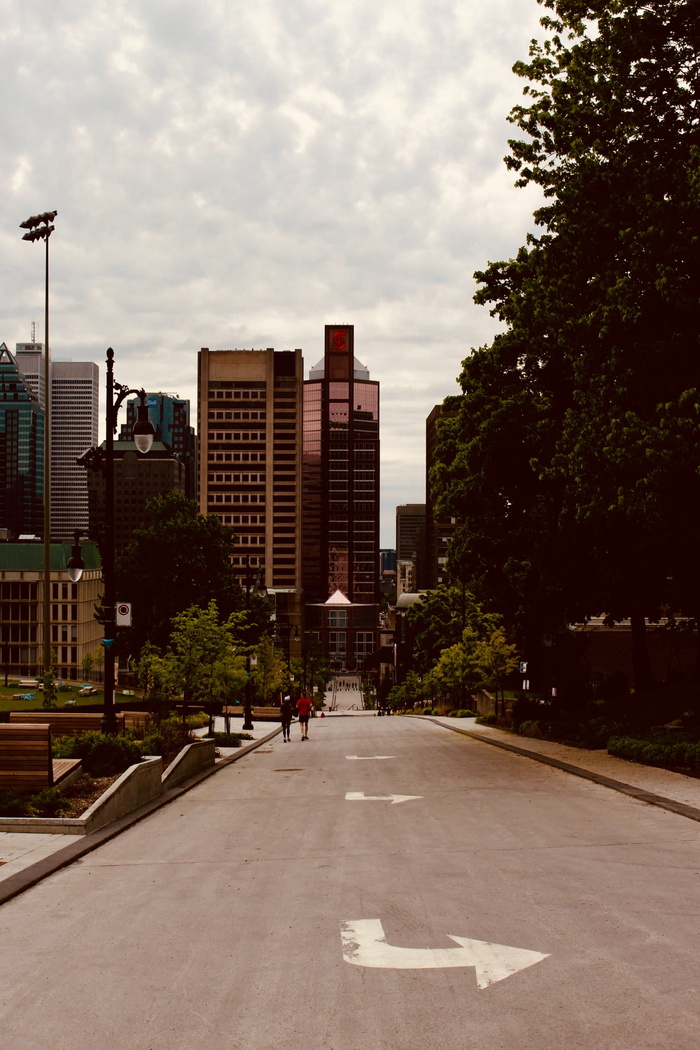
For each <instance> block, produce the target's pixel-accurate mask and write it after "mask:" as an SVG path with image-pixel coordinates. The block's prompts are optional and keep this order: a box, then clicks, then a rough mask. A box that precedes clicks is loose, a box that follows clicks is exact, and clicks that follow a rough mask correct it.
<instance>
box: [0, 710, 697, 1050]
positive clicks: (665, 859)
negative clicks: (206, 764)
mask: <svg viewBox="0 0 700 1050" xmlns="http://www.w3.org/2000/svg"><path fill="white" fill-rule="evenodd" d="M455 721H457V720H455ZM449 728H450V731H447V728H446V727H445V726H441V725H436V724H435V723H434V722H431V721H429V720H427V719H413V718H408V719H407V718H374V717H367V716H358V717H338V718H326V719H323V720H320V719H317V720H312V722H311V727H310V739H309V741H308V742H303V743H302V742H300V741H299V739H298V728H297V727H294V729H293V739H292V742H291V743H289V744H283V743H282V739H281V736H277V737H275V738H274V739H271V740H269V741H267V742H264V743H261V744H260V745H259V746H258V747H257V748H256V749H255V750H254V751H251V752H249V753H248V754H247V755H245V756H244V757H243V758H242V759H241V760H240V761H237V762H236V763H235V764H232V765H230V766H228V767H227V768H224V769H221V770H219V771H217V772H216V773H215V774H214V775H212V776H210V777H208V778H207V779H206V780H203V781H202V782H201V783H200V784H199V785H197V786H194V787H193V788H192V789H191V790H189V791H187V792H186V793H184V794H182V795H180V796H179V797H178V798H177V799H174V800H172V801H171V802H170V803H168V804H167V805H165V806H163V807H161V808H160V809H158V810H157V811H155V812H153V813H151V814H150V815H148V816H146V817H144V818H143V819H141V820H139V821H138V822H137V823H135V824H133V825H132V826H131V827H129V828H126V829H125V830H123V831H122V832H121V833H120V834H118V835H116V836H115V837H113V838H112V839H111V840H110V841H108V842H105V843H104V844H102V845H100V846H99V848H95V849H92V850H91V851H90V852H89V853H87V854H85V855H84V856H83V857H81V858H79V859H77V860H76V861H75V862H74V863H71V864H70V865H68V866H65V867H63V868H62V869H61V870H59V871H57V872H56V873H55V874H53V875H52V876H50V877H47V878H44V879H43V880H42V881H40V882H39V883H37V884H36V885H34V886H33V887H31V888H29V889H27V890H26V891H25V892H23V893H21V894H20V895H18V896H16V897H14V898H13V899H12V900H10V901H8V902H7V903H6V904H5V905H4V906H3V907H2V908H0V1031H2V1034H3V1047H4V1050H33V1048H34V1047H38V1046H39V1045H41V1046H42V1047H44V1046H45V1045H47V1043H48V1044H49V1045H50V1046H51V1047H52V1050H63V1048H64V1047H65V1048H66V1050H67V1048H69V1047H70V1048H71V1050H83V1048H87V1047H90V1048H91V1050H92V1048H93V1047H95V1046H99V1047H112V1046H115V1047H116V1046H118V1047H119V1048H120V1050H122V1048H124V1050H130V1048H138V1050H161V1048H163V1050H164V1048H166V1047H167V1048H168V1050H171V1048H172V1050H179V1048H185V1047H186V1048H187V1050H199V1048H200V1047H202V1048H204V1047H210V1046H212V1045H216V1046H218V1047H223V1048H228V1047H231V1048H241V1050H242V1048H245V1050H272V1048H274V1050H292V1048H295V1050H296V1048H300V1047H302V1046H303V1047H306V1046H313V1047H315V1048H316V1047H317V1048H322V1050H360V1048H362V1050H365V1048H366V1047H368V1046H369V1047H372V1048H397V1050H399V1048H400V1050H414V1048H415V1050H418V1048H420V1050H424V1048H431V1047H438V1046H439V1047H441V1048H446V1050H453V1048H454V1050H457V1048H459V1050H471V1048H474V1050H476V1048H477V1047H478V1048H479V1050H497V1048H503V1050H535V1048H537V1050H550V1048H552V1050H554V1048H557V1050H561V1048H563V1047H566V1048H567V1050H592V1048H594V1047H595V1048H598V1047H600V1048H605V1050H648V1048H657V1047H658V1048H661V1047H663V1048H664V1050H666V1048H668V1047H673V1048H674V1050H675V1048H677V1050H690V1048H693V1050H695V1047H696V1046H697V1043H698V1031H699V1029H700V1025H699V1024H698V1022H699V1021H700V1009H699V996H698V977H699V976H700V974H699V965H698V951H697V949H698V899H699V895H698V888H699V887H698V879H699V878H700V827H699V826H698V821H697V819H696V818H694V817H692V816H691V818H690V819H688V815H684V814H681V813H679V812H672V811H670V810H669V809H668V808H666V807H662V806H659V805H657V804H651V805H650V804H648V803H647V801H646V800H640V799H639V798H637V797H633V796H631V795H630V794H629V793H625V792H622V791H620V790H617V789H616V790H610V786H609V785H606V784H603V783H601V782H596V780H595V779H587V778H584V777H582V776H580V775H577V776H571V775H570V773H569V772H568V771H565V770H563V769H561V768H557V767H556V766H555V765H552V764H548V763H549V762H551V761H552V760H554V761H559V759H557V758H556V756H553V755H544V756H543V755H542V754H541V755H540V757H539V759H538V761H532V759H531V758H530V757H527V756H525V755H523V754H520V753H517V752H515V751H512V750H505V749H504V748H503V747H499V746H495V747H494V746H485V744H484V739H485V738H484V739H478V740H477V739H474V738H473V737H472V736H466V735H464V732H463V729H464V726H458V727H457V726H450V727H449ZM455 728H457V729H459V730H460V731H459V732H454V731H453V730H454V729H455ZM467 732H469V733H471V732H474V733H476V732H479V730H476V729H475V728H474V727H473V726H471V725H468V726H467ZM492 732H496V731H492ZM511 741H512V742H513V746H518V745H519V744H520V743H521V741H520V738H513V737H509V738H508V740H506V739H505V735H501V743H504V742H505V743H510V742H511ZM568 750H571V749H568ZM586 754H588V753H586ZM542 757H545V758H547V759H548V763H547V764H545V763H543V762H542V760H541V759H542ZM568 757H569V758H570V757H571V756H568ZM584 757H585V756H584V755H582V756H581V761H583V760H584ZM602 758H603V756H597V757H596V756H595V755H594V756H593V760H594V761H597V760H598V759H602ZM562 761H563V760H562ZM623 765H624V766H627V764H626V763H624V764H623ZM579 768H582V767H579ZM616 768H617V767H616ZM638 768H642V769H644V768H645V767H634V768H633V769H630V773H635V775H636V770H637V769H638ZM586 772H588V773H591V770H588V771H586ZM595 775H600V776H605V777H606V778H607V779H608V780H613V779H617V782H618V783H620V784H624V781H623V780H622V779H618V778H613V777H610V776H609V775H608V773H600V774H598V773H596V774H595ZM670 776H671V777H677V775H675V774H670ZM628 779H631V777H629V778H628ZM689 779H690V778H680V779H679V780H678V781H674V782H675V783H679V784H681V787H679V788H678V792H679V794H680V795H682V796H684V797H683V798H680V800H679V801H680V804H682V805H687V806H688V809H689V810H692V809H693V808H694V807H693V806H692V804H691V803H692V791H690V790H686V789H685V787H684V786H682V782H684V781H686V780H689ZM693 785H694V782H692V781H691V786H693ZM631 786H634V785H631ZM654 786H655V787H656V783H655V784H654ZM649 794H655V791H653V792H649ZM395 795H402V796H404V797H405V796H413V797H412V798H411V799H410V800H408V801H403V802H401V803H400V804H398V803H396V802H395V801H394V802H393V801H392V798H393V797H394V796H395ZM659 797H663V796H659ZM671 801H675V800H671ZM1 871H2V869H1V868H0V873H1ZM376 921H380V922H381V928H382V930H383V933H384V935H385V938H386V942H387V945H388V946H390V948H389V949H388V950H385V951H384V953H383V955H382V953H381V952H380V953H379V955H376V956H372V953H371V951H369V950H368V952H367V956H366V960H365V962H366V965H365V964H363V965H357V964H356V963H357V957H358V956H357V953H356V954H355V959H354V961H353V958H352V954H353V950H352V946H351V948H350V952H349V956H350V957H348V954H347V945H346V943H345V941H344V940H343V930H346V931H347V929H348V925H349V924H350V926H352V924H358V923H362V922H376ZM357 928H359V926H357ZM450 938H461V939H462V940H463V941H464V942H465V943H466V944H468V945H470V946H472V947H470V948H469V951H475V952H477V955H478V951H477V948H474V947H473V946H474V945H476V946H478V945H482V946H483V945H486V948H482V949H479V951H481V952H482V953H483V952H484V951H487V954H488V952H491V953H493V951H496V954H497V955H498V956H499V958H500V959H503V958H505V959H506V960H509V959H512V957H513V953H514V952H515V951H518V950H520V951H521V952H531V953H536V957H537V961H536V962H534V963H533V962H528V964H527V965H526V966H522V967H520V966H517V967H516V968H515V969H514V970H513V972H512V973H505V974H503V973H500V972H499V973H498V974H495V976H494V973H492V974H491V977H493V980H491V977H489V976H488V974H487V976H486V977H484V972H483V965H482V970H481V971H480V969H479V965H481V964H477V963H474V965H472V963H471V962H470V961H469V960H470V956H469V955H468V951H467V949H465V951H467V955H466V956H464V957H462V956H459V957H458V956H450V955H449V953H445V952H444V949H448V948H450V946H452V948H455V940H451V939H450ZM385 947H386V946H385ZM421 952H422V953H423V954H421ZM441 952H442V954H440V953H441ZM416 953H417V954H416ZM436 953H437V954H436ZM499 953H500V954H499ZM382 958H383V959H384V960H385V962H386V960H387V959H388V960H389V964H388V965H385V962H373V961H372V959H382ZM475 958H476V956H475ZM533 958H534V956H533ZM422 959H425V960H431V959H432V960H433V962H428V964H426V965H425V966H424V965H423V964H422V963H421V962H420V960H422ZM451 959H454V960H457V962H456V963H455V962H453V961H449V960H451ZM465 959H466V961H465ZM416 960H418V965H416ZM436 960H437V962H436ZM445 960H448V961H445ZM477 962H478V960H477ZM438 963H439V964H438ZM482 963H483V960H482ZM480 973H481V977H479V975H480Z"/></svg>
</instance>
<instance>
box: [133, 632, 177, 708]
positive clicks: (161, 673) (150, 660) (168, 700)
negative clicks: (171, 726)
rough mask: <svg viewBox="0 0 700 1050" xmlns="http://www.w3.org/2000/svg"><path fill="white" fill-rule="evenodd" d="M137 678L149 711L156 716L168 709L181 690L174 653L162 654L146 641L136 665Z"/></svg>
mask: <svg viewBox="0 0 700 1050" xmlns="http://www.w3.org/2000/svg"><path fill="white" fill-rule="evenodd" d="M137 679H138V683H139V686H140V687H141V689H142V690H143V697H144V700H145V701H146V704H147V705H148V709H149V711H150V712H151V713H152V714H153V715H155V716H156V717H162V715H163V714H164V713H165V712H166V711H168V710H169V708H170V707H171V705H172V704H173V703H174V702H175V700H177V698H178V697H179V695H180V693H181V691H182V675H181V673H180V668H179V666H178V662H177V659H176V657H175V654H174V653H173V652H172V651H171V650H170V651H168V652H166V653H165V654H162V653H161V652H160V651H159V650H158V649H156V647H155V646H154V645H151V644H150V643H146V645H144V647H143V649H142V650H141V655H140V657H139V661H138V665H137Z"/></svg>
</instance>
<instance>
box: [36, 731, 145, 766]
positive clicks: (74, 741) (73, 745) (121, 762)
mask: <svg viewBox="0 0 700 1050" xmlns="http://www.w3.org/2000/svg"><path fill="white" fill-rule="evenodd" d="M53 753H54V757H55V758H79V759H81V760H82V763H83V769H84V770H85V772H86V773H89V774H90V775H91V776H93V777H112V776H115V775H116V774H117V773H123V772H124V770H125V769H128V768H129V766H133V765H134V763H135V762H140V761H141V749H140V747H139V745H138V744H137V743H136V741H135V740H132V739H131V738H130V737H128V736H112V735H110V734H106V733H83V734H82V736H76V737H71V736H68V737H61V738H60V739H59V740H57V741H56V742H55V743H54V745H53Z"/></svg>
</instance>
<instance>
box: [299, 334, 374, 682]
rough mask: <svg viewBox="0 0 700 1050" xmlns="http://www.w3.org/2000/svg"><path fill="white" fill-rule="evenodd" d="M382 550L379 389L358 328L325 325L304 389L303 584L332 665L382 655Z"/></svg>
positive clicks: (310, 621) (353, 664) (312, 623)
mask: <svg viewBox="0 0 700 1050" xmlns="http://www.w3.org/2000/svg"><path fill="white" fill-rule="evenodd" d="M378 551H379V383H378V382H376V381H372V380H370V377H369V371H368V370H367V368H366V367H365V366H364V365H363V364H361V363H360V362H359V361H358V360H357V359H356V358H355V353H354V326H353V325H326V327H325V353H324V357H323V360H322V361H320V362H319V363H318V364H317V365H316V366H315V368H312V369H311V372H310V374H309V379H308V380H307V381H306V382H305V383H304V554H303V558H304V577H303V579H304V592H305V598H304V600H305V603H306V610H307V626H309V627H312V628H317V629H319V631H320V632H322V636H323V641H324V648H326V652H327V655H328V656H329V659H330V662H331V665H334V666H338V667H349V668H359V667H361V666H362V665H363V661H364V659H365V658H366V657H367V656H368V655H369V653H371V652H373V651H374V649H375V648H376V640H377V639H376V631H377V629H378V623H379V618H378V617H379V604H378V603H379V581H378V574H377V570H376V566H377V556H378ZM339 595H342V596H344V598H345V599H346V602H345V603H340V601H339ZM329 599H330V605H328V604H327V603H328V601H329ZM349 607H356V608H349ZM359 607H362V608H359Z"/></svg>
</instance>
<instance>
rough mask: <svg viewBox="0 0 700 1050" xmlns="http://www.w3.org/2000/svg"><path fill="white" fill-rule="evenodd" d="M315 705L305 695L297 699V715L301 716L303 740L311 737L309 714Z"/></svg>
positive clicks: (300, 725) (300, 724) (300, 726)
mask: <svg viewBox="0 0 700 1050" xmlns="http://www.w3.org/2000/svg"><path fill="white" fill-rule="evenodd" d="M313 706H314V705H313V704H312V703H311V701H310V700H309V699H308V698H307V697H305V696H300V697H299V699H298V700H297V715H298V716H299V728H300V729H301V739H302V740H308V739H309V715H310V713H311V709H312V708H313Z"/></svg>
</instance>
